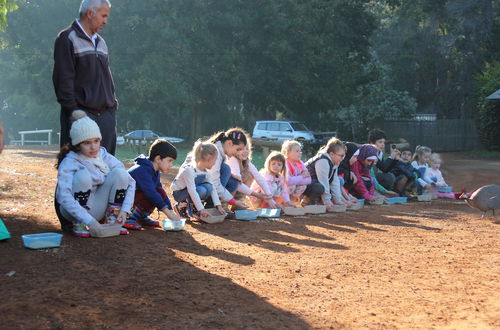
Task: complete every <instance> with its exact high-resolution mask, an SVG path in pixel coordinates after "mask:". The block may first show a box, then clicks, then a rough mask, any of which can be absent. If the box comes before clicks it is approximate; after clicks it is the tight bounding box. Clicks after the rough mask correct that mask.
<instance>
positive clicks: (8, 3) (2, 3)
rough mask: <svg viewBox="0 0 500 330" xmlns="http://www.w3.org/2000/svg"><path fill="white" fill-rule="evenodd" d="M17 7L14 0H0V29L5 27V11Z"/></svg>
mask: <svg viewBox="0 0 500 330" xmlns="http://www.w3.org/2000/svg"><path fill="white" fill-rule="evenodd" d="M17 8H18V7H17V5H16V3H15V0H0V31H2V30H4V29H5V28H6V27H7V13H8V12H10V11H14V10H16V9H17Z"/></svg>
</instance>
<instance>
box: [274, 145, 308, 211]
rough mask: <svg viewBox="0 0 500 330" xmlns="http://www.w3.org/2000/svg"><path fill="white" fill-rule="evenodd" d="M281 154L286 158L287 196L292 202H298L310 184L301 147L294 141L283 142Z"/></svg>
mask: <svg viewBox="0 0 500 330" xmlns="http://www.w3.org/2000/svg"><path fill="white" fill-rule="evenodd" d="M281 153H282V154H283V155H284V156H285V158H286V169H287V180H286V183H287V186H288V194H289V195H290V199H291V200H292V202H299V201H300V199H301V197H302V194H303V193H304V191H305V190H306V188H307V185H309V184H311V175H310V174H309V171H308V170H307V167H306V166H305V165H304V163H303V162H302V160H301V158H302V146H301V145H300V143H299V142H297V141H295V140H287V141H285V142H283V145H282V147H281Z"/></svg>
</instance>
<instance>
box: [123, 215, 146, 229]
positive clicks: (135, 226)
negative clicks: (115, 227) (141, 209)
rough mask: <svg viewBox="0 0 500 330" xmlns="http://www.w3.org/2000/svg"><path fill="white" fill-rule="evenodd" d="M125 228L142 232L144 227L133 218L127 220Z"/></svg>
mask: <svg viewBox="0 0 500 330" xmlns="http://www.w3.org/2000/svg"><path fill="white" fill-rule="evenodd" d="M123 227H125V228H127V229H134V230H142V226H141V225H140V224H139V223H138V222H137V221H136V220H135V219H132V218H128V219H127V220H125V223H124V224H123Z"/></svg>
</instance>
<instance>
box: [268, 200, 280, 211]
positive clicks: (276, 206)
mask: <svg viewBox="0 0 500 330" xmlns="http://www.w3.org/2000/svg"><path fill="white" fill-rule="evenodd" d="M267 204H268V205H269V208H271V209H277V208H278V205H277V204H276V202H275V201H274V200H272V199H271V200H270V201H269V202H267Z"/></svg>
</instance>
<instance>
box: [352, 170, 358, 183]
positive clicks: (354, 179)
mask: <svg viewBox="0 0 500 330" xmlns="http://www.w3.org/2000/svg"><path fill="white" fill-rule="evenodd" d="M351 180H352V184H356V182H358V178H357V177H356V174H354V172H351Z"/></svg>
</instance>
